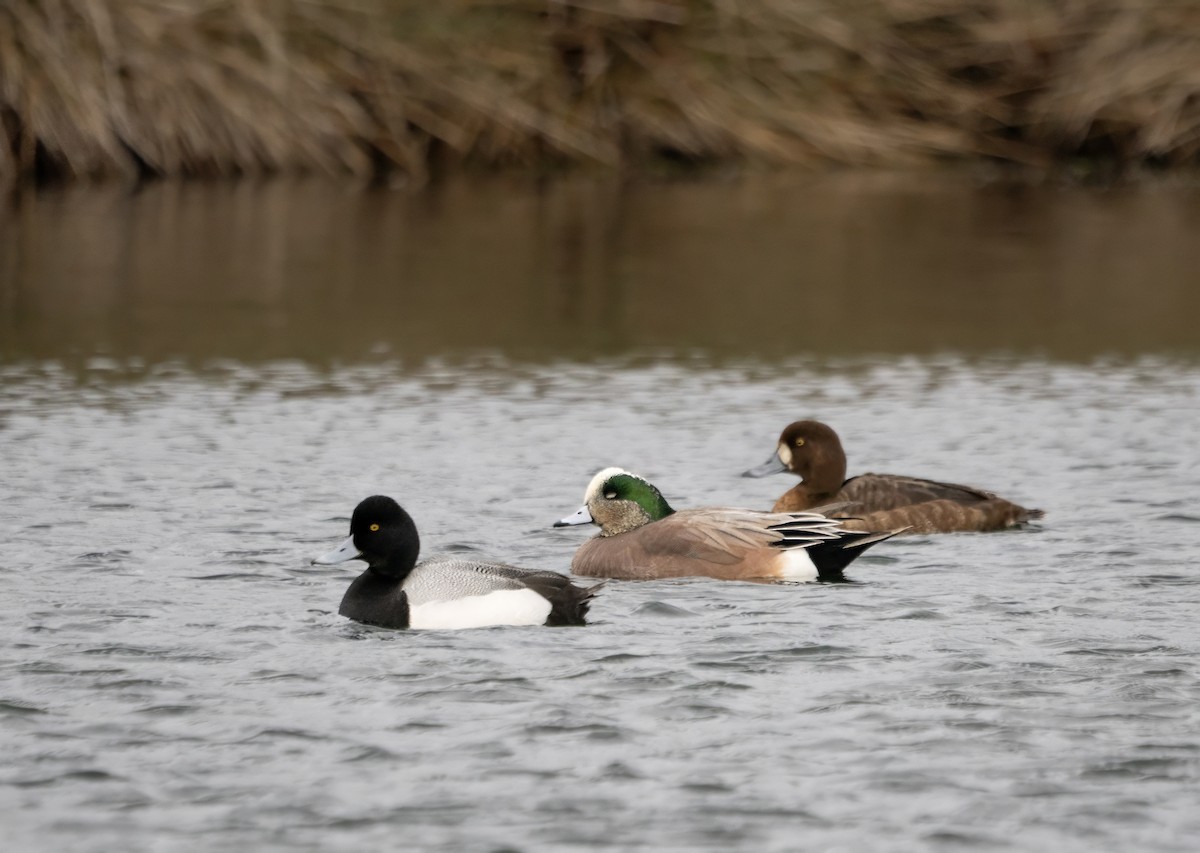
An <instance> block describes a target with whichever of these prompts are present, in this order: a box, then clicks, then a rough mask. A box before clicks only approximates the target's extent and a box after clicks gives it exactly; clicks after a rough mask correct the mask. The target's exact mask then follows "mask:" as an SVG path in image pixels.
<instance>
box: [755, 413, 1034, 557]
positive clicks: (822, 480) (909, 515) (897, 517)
mask: <svg viewBox="0 0 1200 853" xmlns="http://www.w3.org/2000/svg"><path fill="white" fill-rule="evenodd" d="M785 470H786V471H790V472H791V473H793V474H796V475H798V476H799V477H800V483H799V484H798V485H796V486H795V487H793V488H792V489H789V490H788V491H787V492H785V493H784V494H783V495H782V496H781V497H780V498H779V500H777V501H776V502H775V506H774V508H773V510H774V511H775V512H802V511H804V510H809V509H813V508H814V507H819V506H823V505H827V504H838V505H839V506H838V508H837V509H836V510H834V511H832V512H830V513H829V514H830V515H831V516H833V517H835V518H842V519H845V520H846V521H845V526H846V527H847V528H849V529H853V530H880V529H895V528H899V527H907V528H909V529H908V531H906V532H908V533H954V532H962V531H978V532H984V531H992V530H1005V529H1007V528H1011V527H1019V526H1021V525H1023V524H1024V523H1026V522H1027V521H1029V520H1030V519H1034V518H1041V517H1042V515H1043V512H1042V511H1041V510H1040V509H1026V508H1025V507H1022V506H1018V505H1017V504H1015V503H1012V502H1011V501H1007V500H1005V499H1004V498H1001V497H998V496H996V495H994V494H992V493H991V492H987V491H984V490H983V489H976V488H973V487H971V486H960V485H958V484H955V483H941V482H938V481H936V480H925V479H921V478H918V477H905V476H897V475H894V474H861V475H859V476H857V477H851V478H850V479H846V454H845V451H843V450H842V443H841V441H840V440H839V439H838V436H837V433H835V432H834V431H833V430H832V429H831V428H830V427H828V426H827V425H825V424H823V423H821V422H820V421H812V420H805V421H796V422H795V423H792V424H789V425H788V426H787V428H786V429H784V431H783V433H782V434H781V435H780V436H779V444H778V445H777V447H776V451H775V456H774V457H772V459H771V460H768V462H767V463H766V464H765V465H762V466H760V467H759V468H756V469H752V470H751V471H747V472H746V474H747V475H748V476H764V475H766V474H769V473H777V472H782V471H785Z"/></svg>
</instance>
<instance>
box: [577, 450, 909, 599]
mask: <svg viewBox="0 0 1200 853" xmlns="http://www.w3.org/2000/svg"><path fill="white" fill-rule="evenodd" d="M587 523H592V524H596V525H598V526H599V527H600V534H599V535H598V536H594V537H593V538H591V539H589V540H588V541H587V542H584V543H583V544H582V545H580V546H579V549H578V550H577V551H576V552H575V557H574V558H573V559H572V560H571V571H573V572H574V573H575V574H577V575H585V576H588V577H603V578H622V579H625V580H648V579H650V578H676V577H687V576H703V577H710V578H720V579H722V580H762V579H774V580H788V581H811V580H825V581H841V580H844V578H843V577H842V570H843V569H845V568H846V566H847V565H849V564H850V563H851V562H852V561H853V560H854V558H855V557H857V556H858V555H859V554H861V553H862V552H863V551H865V550H866V549H867V548H869V547H870V546H871V545H874V544H875V543H876V542H882V541H883V540H884V539H887V538H888V537H889V536H891V535H893V534H892V533H891V532H883V533H852V532H850V531H848V530H845V529H844V528H843V527H842V525H841V523H840V522H838V521H835V520H833V519H830V518H826V517H825V516H823V515H818V514H816V513H771V512H760V511H757V510H751V509H733V508H727V507H707V508H704V509H685V510H679V511H678V512H677V511H675V510H674V509H672V508H671V506H670V505H669V504H668V503H667V501H666V499H665V498H664V497H663V496H662V493H661V492H660V491H659V490H658V489H656V488H655V487H654V486H652V485H650V484H649V483H648V482H646V481H645V480H644V479H642V478H641V477H639V476H637V475H636V474H631V473H629V472H628V471H624V470H622V469H620V468H606V469H604V470H603V471H601V472H600V473H598V474H597V475H596V476H595V477H593V478H592V481H591V483H590V484H589V485H588V487H587V491H586V492H585V494H584V505H583V506H582V507H581V508H580V509H579V510H578V511H577V512H576V513H575V514H574V515H571V516H569V517H567V518H564V519H562V520H560V521H558V522H556V523H555V527H562V526H566V525H573V524H587Z"/></svg>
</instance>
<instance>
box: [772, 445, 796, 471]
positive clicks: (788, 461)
mask: <svg viewBox="0 0 1200 853" xmlns="http://www.w3.org/2000/svg"><path fill="white" fill-rule="evenodd" d="M775 455H776V456H778V457H779V461H780V462H782V463H783V464H784V465H786V466H788V467H789V468H790V467H792V448H790V447H788V446H787V445H786V444H780V445H779V447H778V448H777V449H776V450H775Z"/></svg>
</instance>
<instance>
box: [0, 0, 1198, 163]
mask: <svg viewBox="0 0 1200 853" xmlns="http://www.w3.org/2000/svg"><path fill="white" fill-rule="evenodd" d="M0 128H2V133H0V185H5V184H13V183H16V182H19V181H22V180H30V179H38V178H67V179H72V178H90V177H101V176H111V175H121V174H124V175H129V176H138V175H162V176H177V175H201V176H203V175H243V174H261V173H273V172H292V171H322V172H330V173H341V174H345V173H349V174H354V175H364V176H365V175H375V174H379V173H381V172H393V173H400V174H403V175H405V176H408V177H409V178H411V179H413V180H417V181H420V180H424V179H425V178H426V177H427V176H428V174H429V172H430V170H431V169H433V168H437V167H439V166H440V165H442V164H460V165H461V164H482V165H486V166H506V165H526V166H530V165H547V164H566V163H573V162H594V163H602V164H608V165H613V166H616V165H622V166H633V167H637V166H641V165H645V164H648V163H653V162H655V161H658V160H661V159H663V158H667V159H671V160H675V161H682V162H688V163H691V162H696V163H701V162H722V161H729V160H733V161H758V162H764V163H770V164H818V163H822V162H836V163H845V164H879V165H896V164H907V163H918V162H922V161H929V160H931V159H938V158H959V159H961V158H978V157H983V158H989V159H993V160H999V161H1005V162H1014V163H1020V164H1027V165H1033V166H1039V167H1046V166H1049V165H1052V164H1054V163H1059V162H1063V161H1064V160H1072V159H1075V158H1081V157H1082V158H1093V159H1101V160H1104V161H1106V162H1112V163H1118V164H1130V163H1147V162H1149V163H1155V164H1161V165H1165V166H1195V165H1196V164H1197V163H1198V161H1200V4H1195V3H1190V2H1171V0H1155V1H1154V2H1150V0H855V1H854V2H850V0H754V2H750V0H709V2H683V0H590V2H589V0H538V2H535V0H442V2H437V3H433V2H427V0H0Z"/></svg>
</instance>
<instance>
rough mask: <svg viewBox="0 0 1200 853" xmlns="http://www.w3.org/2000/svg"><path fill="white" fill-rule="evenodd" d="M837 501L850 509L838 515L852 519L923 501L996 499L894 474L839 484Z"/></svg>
mask: <svg viewBox="0 0 1200 853" xmlns="http://www.w3.org/2000/svg"><path fill="white" fill-rule="evenodd" d="M837 500H838V501H847V502H849V503H850V504H851V506H849V507H847V508H845V509H842V510H840V511H839V512H838V513H837V514H838V515H854V514H855V513H863V512H878V511H880V510H888V509H896V508H897V507H902V506H911V505H912V504H920V503H926V502H927V501H954V502H956V503H963V504H973V503H978V502H980V501H990V500H996V496H995V495H994V494H992V493H991V492H986V491H984V490H983V489H976V488H972V487H971V486H960V485H958V484H957V483H940V482H938V481H937V480H923V479H921V478H919V477H904V476H898V475H895V474H861V475H859V476H857V477H851V478H850V479H849V480H847V481H846V482H845V483H843V484H842V488H841V491H839V492H838V494H837Z"/></svg>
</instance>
